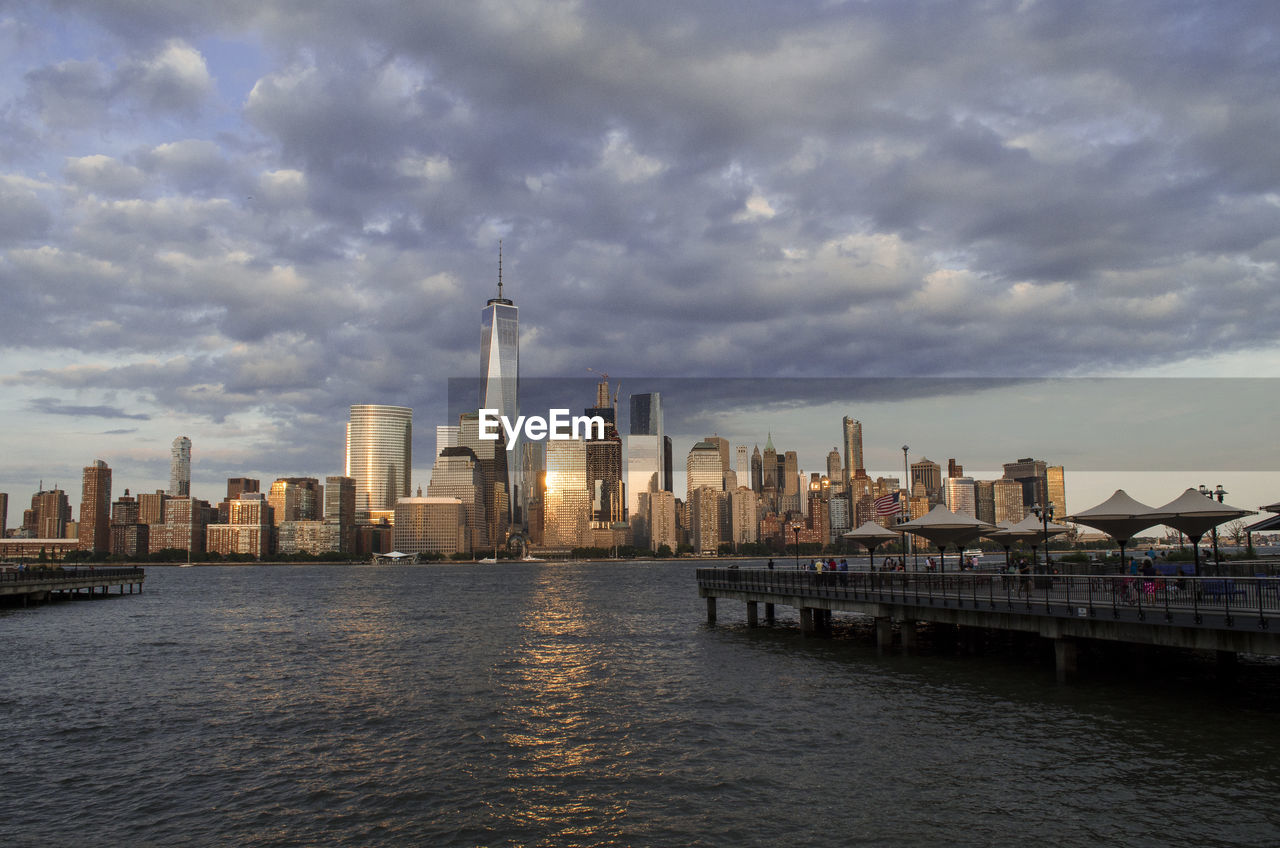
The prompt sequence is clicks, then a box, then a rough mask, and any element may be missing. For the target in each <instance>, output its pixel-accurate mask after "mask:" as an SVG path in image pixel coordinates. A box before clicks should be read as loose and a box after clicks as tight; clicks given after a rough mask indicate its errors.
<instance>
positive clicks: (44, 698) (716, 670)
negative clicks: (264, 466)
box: [0, 562, 1280, 846]
mask: <svg viewBox="0 0 1280 848" xmlns="http://www.w3.org/2000/svg"><path fill="white" fill-rule="evenodd" d="M719 612H720V624H719V625H718V626H716V627H708V626H707V625H706V624H705V604H704V602H703V601H702V600H700V599H699V598H698V597H697V590H696V587H695V584H694V580H693V566H692V565H691V564H689V563H687V562H686V563H679V562H670V563H628V564H607V563H595V564H592V563H585V564H573V565H552V564H536V563H529V564H512V565H497V566H457V565H438V566H437V565H430V566H409V567H402V566H380V567H370V566H361V567H335V566H271V567H259V566H252V567H222V568H217V567H200V568H190V569H177V568H151V569H149V570H148V575H147V583H146V588H145V591H144V593H143V594H142V595H134V596H132V597H130V596H128V595H126V596H125V597H123V598H120V597H114V596H113V597H112V598H111V599H109V600H98V601H94V602H88V601H83V602H74V603H61V604H54V605H49V606H44V607H39V608H35V609H28V610H21V609H7V610H2V611H0V636H2V637H3V639H4V645H5V651H4V654H3V660H2V665H0V668H2V669H3V675H2V681H3V682H2V683H0V719H2V720H3V727H4V733H5V737H6V738H5V750H4V755H3V757H0V799H3V800H0V844H3V845H6V846H15V845H59V846H75V845H112V846H117V845H131V846H142V845H166V846H167V845H228V844H235V845H264V846H266V845H313V844H325V845H353V846H356V845H360V846H364V845H462V846H469V845H555V846H560V845H566V846H571V845H717V846H719V845H735V846H755V845H761V846H766V845H769V846H772V845H783V844H805V845H841V846H843V845H850V844H855V843H856V844H865V845H886V846H887V845H893V846H898V845H939V844H947V845H973V846H978V845H993V844H996V845H998V844H1013V843H1015V842H1016V843H1024V842H1032V841H1037V840H1038V841H1042V842H1044V843H1046V844H1052V845H1055V846H1057V845H1094V844H1098V843H1103V844H1127V845H1152V846H1156V845H1196V846H1207V845H1267V844H1272V845H1274V844H1280V809H1278V806H1277V804H1276V801H1275V799H1276V797H1277V794H1278V791H1280V758H1278V757H1277V753H1278V751H1280V730H1277V726H1278V725H1277V721H1278V720H1280V667H1276V666H1274V665H1269V664H1265V663H1250V664H1245V665H1244V666H1243V667H1242V669H1241V673H1240V684H1239V686H1238V688H1236V689H1231V690H1223V689H1222V688H1221V687H1220V686H1218V685H1217V684H1216V683H1215V682H1214V678H1213V677H1212V676H1211V674H1210V673H1209V667H1208V666H1207V665H1197V664H1195V663H1190V664H1184V665H1179V666H1178V667H1176V668H1174V669H1169V670H1166V671H1165V672H1164V674H1163V675H1152V676H1150V677H1148V678H1146V679H1143V678H1134V677H1133V676H1131V675H1128V674H1124V675H1100V676H1095V677H1090V678H1087V679H1085V680H1084V681H1083V682H1081V683H1078V684H1076V685H1073V686H1066V687H1063V686H1058V685H1057V684H1056V683H1055V682H1054V675H1053V671H1052V668H1051V667H1049V666H1044V665H1041V664H1039V663H1036V662H1034V661H1032V660H1030V659H1024V658H1018V657H1014V656H1009V655H1000V656H986V657H960V656H954V655H944V654H935V655H925V656H919V657H904V656H884V657H878V656H877V655H876V653H875V649H874V647H872V646H871V645H870V644H869V643H868V642H867V640H866V638H865V632H864V631H863V630H861V629H858V628H850V627H845V628H842V629H840V630H839V631H838V633H837V636H836V638H834V639H830V640H823V639H804V638H802V637H800V635H799V633H798V629H797V627H796V623H795V615H794V612H793V611H791V610H787V609H785V608H781V607H779V608H778V612H779V615H780V621H779V625H778V626H777V627H774V628H760V629H757V630H748V629H747V628H746V627H745V611H744V609H743V607H742V605H741V604H736V603H730V602H726V601H721V602H720V610H719ZM841 621H848V619H840V618H837V623H838V624H839V623H840V622H841Z"/></svg>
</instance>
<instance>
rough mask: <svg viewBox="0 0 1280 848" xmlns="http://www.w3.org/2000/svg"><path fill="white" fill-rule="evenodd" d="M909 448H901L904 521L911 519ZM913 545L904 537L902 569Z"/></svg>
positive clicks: (909, 536)
mask: <svg viewBox="0 0 1280 848" xmlns="http://www.w3.org/2000/svg"><path fill="white" fill-rule="evenodd" d="M908 450H910V448H909V447H908V446H907V445H903V446H902V485H903V486H904V487H905V489H906V492H907V496H906V497H905V498H903V499H902V511H901V512H900V513H899V514H900V515H903V516H906V520H910V518H911V468H910V466H908V465H907V451H908ZM914 547H915V546H914V545H913V544H912V543H911V534H910V533H908V534H907V535H906V541H905V543H904V544H903V546H902V567H903V568H904V569H905V568H906V567H907V557H908V556H910V555H911V554H912V553H914V550H913V549H914Z"/></svg>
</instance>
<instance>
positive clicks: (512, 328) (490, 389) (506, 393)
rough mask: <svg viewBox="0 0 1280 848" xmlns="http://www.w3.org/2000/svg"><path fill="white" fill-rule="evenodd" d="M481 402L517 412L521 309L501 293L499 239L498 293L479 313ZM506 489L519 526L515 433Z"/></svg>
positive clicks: (512, 416) (511, 415) (522, 496)
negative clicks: (509, 477) (509, 494)
mask: <svg viewBox="0 0 1280 848" xmlns="http://www.w3.org/2000/svg"><path fill="white" fill-rule="evenodd" d="M480 374H481V384H480V406H481V408H483V409H496V410H497V411H498V414H499V415H502V416H505V417H506V418H507V420H509V421H515V420H516V418H517V417H519V415H520V310H519V309H518V308H517V307H516V305H515V304H513V303H512V302H511V301H510V300H508V299H507V298H505V297H503V296H502V242H498V296H497V297H491V298H489V302H488V303H487V304H486V305H485V307H484V309H483V310H482V311H481V313H480ZM508 447H509V448H510V451H509V452H508V453H507V456H508V457H511V458H512V459H515V460H516V461H515V462H508V463H507V468H508V469H509V471H508V473H509V474H510V476H511V479H510V480H507V481H506V483H507V491H508V492H510V493H511V498H510V503H511V508H512V512H513V513H514V515H513V516H511V517H512V518H513V519H514V520H515V523H516V524H517V525H518V526H519V525H521V524H523V523H524V520H525V516H524V512H525V510H524V502H525V500H526V493H525V491H524V485H523V480H522V477H523V475H522V473H521V470H522V469H521V466H522V463H521V462H520V457H521V456H522V453H523V451H522V446H521V444H520V442H519V437H517V442H516V444H514V445H509V446H508Z"/></svg>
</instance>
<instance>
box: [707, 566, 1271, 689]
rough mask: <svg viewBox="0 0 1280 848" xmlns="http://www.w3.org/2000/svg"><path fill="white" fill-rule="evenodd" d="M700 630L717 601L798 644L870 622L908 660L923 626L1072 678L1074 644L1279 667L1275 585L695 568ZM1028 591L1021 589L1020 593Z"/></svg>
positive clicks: (1259, 580) (1252, 580)
mask: <svg viewBox="0 0 1280 848" xmlns="http://www.w3.org/2000/svg"><path fill="white" fill-rule="evenodd" d="M697 582H698V594H699V596H701V597H703V598H706V600H707V619H708V621H710V622H715V620H716V601H717V599H721V598H723V599H726V600H739V601H744V602H745V603H746V605H747V623H748V625H750V626H755V625H756V624H758V623H759V613H758V607H759V605H760V604H764V606H765V610H764V612H765V620H766V621H768V622H772V620H773V617H774V616H773V608H774V605H775V604H782V605H784V606H790V607H794V608H796V609H798V610H799V613H800V629H801V631H802V632H804V633H805V634H806V635H811V634H816V633H822V632H825V631H826V630H827V629H828V628H829V626H830V621H831V614H832V613H833V612H850V613H856V614H860V615H865V616H869V617H872V618H874V619H875V625H876V641H877V644H878V645H880V646H881V647H885V648H887V647H888V646H889V645H891V644H892V639H893V630H892V627H893V624H894V623H897V624H898V625H899V629H900V632H901V639H902V643H903V647H904V648H907V649H909V648H911V647H912V645H913V643H914V641H915V639H916V627H917V624H918V623H920V622H926V623H930V624H935V625H955V626H959V627H973V628H986V629H993V630H1011V631H1020V632H1024V633H1035V634H1038V635H1040V636H1042V637H1044V638H1046V639H1051V640H1053V644H1054V649H1055V656H1056V657H1057V662H1058V673H1059V676H1060V677H1065V676H1067V675H1069V674H1070V673H1072V672H1074V671H1075V664H1076V649H1077V645H1078V642H1079V641H1080V640H1086V639H1087V640H1099V641H1104V642H1127V643H1132V644H1140V645H1162V646H1168V647H1178V648H1188V649H1193V650H1206V651H1217V652H1218V653H1219V657H1220V659H1222V660H1224V661H1231V660H1233V659H1234V656H1235V654H1237V653H1250V654H1264V655H1270V656H1280V578H1277V577H1246V578H1242V577H1228V578H1223V577H1198V578H1193V577H1180V578H1175V577H1146V576H1141V575H1139V576H1136V577H1131V576H1129V575H1112V576H1095V575H1054V576H1049V575H1034V576H1033V577H1031V578H1030V580H1029V581H1027V582H1026V583H1024V580H1023V579H1022V578H1021V577H1020V576H1019V575H1013V574H1010V575H1001V574H987V573H975V572H961V573H955V574H925V573H913V572H906V573H903V572H888V573H868V572H811V571H803V570H800V571H797V570H790V569H785V570H765V569H736V568H700V569H698V571H697ZM1027 583H1029V586H1028V585H1027Z"/></svg>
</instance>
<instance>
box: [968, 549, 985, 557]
mask: <svg viewBox="0 0 1280 848" xmlns="http://www.w3.org/2000/svg"><path fill="white" fill-rule="evenodd" d="M984 553H985V552H984V551H983V550H982V549H981V548H969V549H968V550H967V551H965V552H964V558H965V559H968V558H969V557H980V556H982V555H983V554H984Z"/></svg>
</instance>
